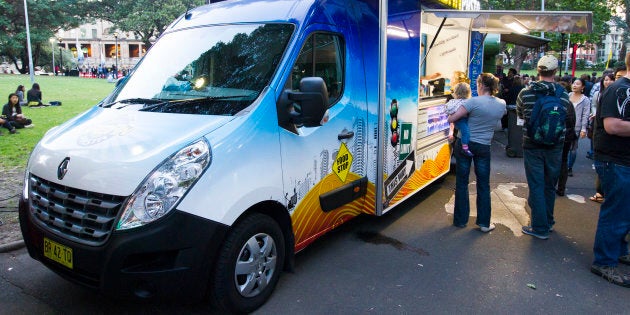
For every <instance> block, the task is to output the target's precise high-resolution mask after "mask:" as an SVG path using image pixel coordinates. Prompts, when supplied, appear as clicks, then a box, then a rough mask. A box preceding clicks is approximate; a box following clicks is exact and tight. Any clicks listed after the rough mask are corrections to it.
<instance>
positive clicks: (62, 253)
mask: <svg viewBox="0 0 630 315" xmlns="http://www.w3.org/2000/svg"><path fill="white" fill-rule="evenodd" d="M44 257H47V258H49V259H51V260H53V261H56V262H58V263H60V264H62V265H64V266H66V267H68V268H70V269H72V261H73V259H72V248H70V247H68V246H64V245H61V244H59V243H57V242H55V241H53V240H50V239H47V238H45V237H44Z"/></svg>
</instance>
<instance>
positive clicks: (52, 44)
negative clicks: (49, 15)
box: [48, 37, 57, 75]
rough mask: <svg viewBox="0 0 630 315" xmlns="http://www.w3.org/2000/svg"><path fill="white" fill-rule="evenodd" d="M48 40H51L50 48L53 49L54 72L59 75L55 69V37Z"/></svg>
mask: <svg viewBox="0 0 630 315" xmlns="http://www.w3.org/2000/svg"><path fill="white" fill-rule="evenodd" d="M48 41H49V42H50V50H52V72H53V73H54V74H55V75H57V71H55V39H54V38H52V37H51V38H50V39H49V40H48Z"/></svg>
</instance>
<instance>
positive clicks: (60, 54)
mask: <svg viewBox="0 0 630 315" xmlns="http://www.w3.org/2000/svg"><path fill="white" fill-rule="evenodd" d="M58 41H59V75H62V74H63V53H62V51H61V42H62V40H61V37H60V38H59V39H58Z"/></svg>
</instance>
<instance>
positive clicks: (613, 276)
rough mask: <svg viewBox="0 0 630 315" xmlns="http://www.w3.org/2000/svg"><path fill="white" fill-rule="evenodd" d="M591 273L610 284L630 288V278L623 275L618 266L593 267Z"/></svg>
mask: <svg viewBox="0 0 630 315" xmlns="http://www.w3.org/2000/svg"><path fill="white" fill-rule="evenodd" d="M591 272H592V273H594V274H596V275H598V276H600V277H602V278H604V279H606V280H608V282H610V283H613V284H616V285H620V286H622V287H627V288H630V276H628V275H627V274H623V273H621V272H620V271H619V269H617V266H598V265H591Z"/></svg>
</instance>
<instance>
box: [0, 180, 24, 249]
mask: <svg viewBox="0 0 630 315" xmlns="http://www.w3.org/2000/svg"><path fill="white" fill-rule="evenodd" d="M0 173H1V174H2V177H1V179H0V245H3V244H8V243H12V242H15V241H19V240H21V239H22V232H21V231H20V223H19V220H18V211H17V206H18V201H19V199H20V194H21V193H22V184H23V181H24V169H22V168H14V169H8V170H7V169H5V170H0Z"/></svg>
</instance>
